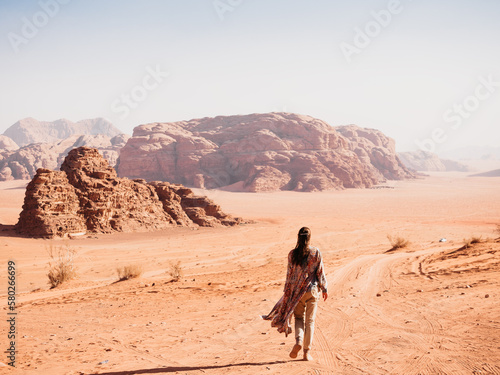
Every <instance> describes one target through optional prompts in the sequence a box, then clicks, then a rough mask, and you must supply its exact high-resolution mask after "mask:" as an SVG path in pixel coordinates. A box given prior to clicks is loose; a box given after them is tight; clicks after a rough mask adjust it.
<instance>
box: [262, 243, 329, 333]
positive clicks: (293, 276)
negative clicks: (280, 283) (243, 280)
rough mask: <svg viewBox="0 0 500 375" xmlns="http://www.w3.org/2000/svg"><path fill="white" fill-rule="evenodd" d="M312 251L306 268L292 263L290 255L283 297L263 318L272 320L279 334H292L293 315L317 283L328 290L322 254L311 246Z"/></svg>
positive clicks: (290, 255)
mask: <svg viewBox="0 0 500 375" xmlns="http://www.w3.org/2000/svg"><path fill="white" fill-rule="evenodd" d="M310 251H311V252H310V254H309V256H308V258H307V262H306V264H305V265H304V266H300V265H294V264H293V263H292V253H293V250H292V251H291V252H290V253H289V254H288V269H287V275H286V283H285V288H284V290H283V292H284V293H283V296H282V297H281V298H280V300H279V301H278V303H276V305H274V307H273V309H272V310H271V312H270V313H269V314H268V315H263V316H262V319H264V320H270V321H271V326H272V327H276V328H277V329H278V332H280V333H285V336H288V334H289V333H291V332H292V326H291V319H292V313H293V311H294V310H295V307H296V306H297V304H298V303H299V301H300V300H301V298H302V297H303V296H304V294H306V293H307V292H308V291H310V290H311V288H312V286H313V285H314V284H315V283H317V284H318V287H319V288H320V289H321V290H323V291H326V290H327V281H326V277H325V274H324V269H323V260H322V259H321V253H320V251H319V249H318V248H316V247H312V246H310Z"/></svg>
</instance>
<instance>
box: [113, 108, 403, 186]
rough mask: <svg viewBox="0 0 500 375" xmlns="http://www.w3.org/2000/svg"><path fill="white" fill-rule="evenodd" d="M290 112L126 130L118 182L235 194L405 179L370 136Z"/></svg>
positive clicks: (388, 146) (388, 144) (377, 135)
mask: <svg viewBox="0 0 500 375" xmlns="http://www.w3.org/2000/svg"><path fill="white" fill-rule="evenodd" d="M338 129H339V128H333V127H331V126H330V125H328V124H327V123H325V122H324V121H321V120H318V119H315V118H312V117H309V116H301V115H296V114H291V113H267V114H253V115H245V116H218V117H215V118H202V119H195V120H190V121H181V122H174V123H153V124H147V125H141V126H138V127H136V128H135V129H134V134H133V137H132V138H130V139H129V140H128V142H127V144H126V145H125V147H124V148H123V149H122V150H121V152H120V158H119V160H118V163H117V171H118V174H119V175H120V176H127V177H131V178H144V179H147V180H167V181H171V182H176V183H182V184H184V185H188V186H194V187H199V188H209V189H211V188H225V189H232V190H239V191H252V192H256V191H274V190H296V191H316V190H328V189H342V188H362V187H370V186H372V185H374V184H377V183H378V182H381V181H383V180H384V179H386V178H391V179H402V178H410V177H413V175H412V173H411V172H410V171H409V170H408V169H407V168H406V167H405V166H403V165H402V163H401V162H400V161H399V159H398V157H397V156H396V154H395V151H394V141H392V140H391V139H389V138H387V137H386V136H384V135H383V134H382V133H381V132H378V131H376V130H369V129H361V128H359V127H356V126H353V125H351V126H347V127H341V128H340V130H338Z"/></svg>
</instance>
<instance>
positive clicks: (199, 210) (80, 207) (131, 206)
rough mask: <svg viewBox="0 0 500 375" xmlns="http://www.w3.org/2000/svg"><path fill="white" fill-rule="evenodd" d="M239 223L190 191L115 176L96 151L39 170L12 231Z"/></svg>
mask: <svg viewBox="0 0 500 375" xmlns="http://www.w3.org/2000/svg"><path fill="white" fill-rule="evenodd" d="M239 222H240V219H235V218H233V217H231V216H229V215H227V214H224V213H223V212H222V211H221V210H220V207H219V206H218V205H216V204H215V203H214V202H213V201H211V200H210V199H208V198H206V197H203V196H195V195H194V194H193V192H192V191H191V190H190V189H187V188H185V187H184V186H180V185H173V184H170V183H167V182H154V183H151V184H148V183H146V181H144V180H134V181H132V180H129V179H127V178H119V177H117V174H116V171H115V170H114V169H113V168H111V167H110V166H109V163H108V162H107V161H106V159H104V158H103V157H102V156H101V155H100V153H99V151H98V150H97V149H94V148H89V147H79V148H76V149H73V150H71V151H70V152H69V153H68V156H67V157H66V159H65V160H64V162H63V163H62V166H61V171H60V172H59V171H52V170H49V169H44V168H40V169H38V171H37V173H36V175H35V177H34V178H33V180H31V182H30V183H29V184H28V186H27V188H26V195H25V199H24V205H23V210H22V212H21V214H20V216H19V221H18V223H17V225H16V230H17V231H18V232H19V233H21V234H24V235H27V236H31V237H56V236H61V237H64V236H67V235H70V236H74V235H82V234H85V233H87V232H93V233H112V232H125V231H126V232H129V231H150V230H158V229H163V228H167V227H172V226H232V225H237V224H238V223H239Z"/></svg>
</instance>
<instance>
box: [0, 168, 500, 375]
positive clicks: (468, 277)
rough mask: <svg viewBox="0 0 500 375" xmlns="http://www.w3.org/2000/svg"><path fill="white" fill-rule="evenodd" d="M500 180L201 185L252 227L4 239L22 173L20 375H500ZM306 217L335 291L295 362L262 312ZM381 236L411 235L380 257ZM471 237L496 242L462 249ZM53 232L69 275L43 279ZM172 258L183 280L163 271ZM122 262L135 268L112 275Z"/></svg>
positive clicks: (10, 248) (7, 254) (11, 191)
mask: <svg viewBox="0 0 500 375" xmlns="http://www.w3.org/2000/svg"><path fill="white" fill-rule="evenodd" d="M16 184H17V185H16ZM499 185H500V178H496V177H492V178H488V179H477V178H469V177H466V176H465V174H461V173H454V174H439V173H434V174H432V176H431V177H429V178H427V179H419V180H412V181H399V182H396V183H393V184H392V185H391V186H393V187H394V189H367V190H346V191H335V192H322V193H295V192H279V193H256V194H249V193H234V192H225V191H215V190H214V191H201V192H202V193H204V194H207V195H208V196H209V197H210V198H212V199H214V200H216V201H217V203H218V204H220V205H221V207H222V209H223V210H224V211H226V212H228V213H230V214H233V215H235V216H241V217H244V218H245V219H253V220H256V223H255V224H249V225H242V226H240V227H237V228H201V229H198V230H192V229H187V228H177V229H169V230H164V231H160V232H154V233H133V234H125V233H124V234H115V235H99V236H94V235H92V236H91V238H82V239H76V240H70V241H68V242H65V241H55V242H50V241H47V240H34V239H28V238H20V237H16V236H14V233H13V232H12V231H11V227H10V226H11V225H12V224H14V223H15V222H16V220H17V215H18V214H19V212H20V211H21V205H22V199H23V194H24V191H23V189H22V188H19V187H22V186H23V183H22V182H19V181H17V182H8V183H7V182H5V183H0V189H1V190H0V201H1V209H0V223H1V224H2V228H0V229H3V230H2V231H0V252H1V253H0V254H1V257H2V259H3V260H4V264H5V261H6V260H7V259H9V258H11V259H14V260H15V262H16V265H17V267H18V270H19V274H18V276H17V282H18V287H19V289H20V294H19V295H18V302H19V306H18V312H19V320H18V326H17V330H18V335H19V341H18V342H17V349H18V369H17V371H16V372H15V373H36V374H108V375H111V374H113V375H118V374H121V375H125V374H163V373H165V374H167V373H177V374H229V373H230V374H405V375H406V374H415V375H416V374H429V375H430V374H500V343H499V337H500V310H499V309H498V297H499V295H498V291H499V290H500V288H499V286H500V276H499V275H500V273H499V271H500V243H499V242H498V241H496V242H495V240H494V238H497V237H499V236H500V234H498V233H496V232H495V229H496V225H497V224H500V189H499ZM303 225H307V226H309V227H310V228H311V229H312V242H313V244H314V245H316V246H318V247H319V248H320V249H321V250H322V253H323V257H324V261H325V267H326V271H327V278H328V282H329V291H330V297H329V299H328V300H327V301H326V302H321V303H320V307H319V311H318V316H317V325H316V327H317V329H316V333H315V338H314V348H313V351H312V354H313V357H314V358H315V361H313V362H303V361H298V360H290V358H289V357H288V352H289V350H290V349H291V347H292V344H293V339H292V338H291V337H288V338H285V336H284V335H280V334H278V333H277V331H275V330H274V329H271V328H270V325H269V322H266V321H263V320H261V319H260V317H259V315H260V314H265V313H268V312H269V311H270V309H271V308H272V306H273V305H274V303H275V302H276V301H277V299H278V298H279V297H280V296H281V291H282V288H283V282H284V278H285V268H286V263H285V261H286V254H287V252H288V251H289V250H290V249H291V248H292V247H293V246H294V244H295V235H296V232H297V230H298V229H299V228H300V227H301V226H303ZM388 234H391V235H400V236H403V237H405V238H407V239H409V240H410V241H411V244H410V245H409V246H408V247H406V248H403V249H398V250H396V251H393V252H390V253H386V251H387V250H389V249H390V247H391V246H390V244H389V241H388V240H387V235H388ZM473 236H476V237H481V239H482V240H485V239H487V238H491V239H492V240H489V241H488V242H483V243H478V244H473V245H471V246H470V247H468V248H464V249H461V250H460V248H462V246H463V240H464V239H468V238H472V237H473ZM441 238H446V239H447V241H446V242H439V240H440V239H441ZM51 243H52V246H56V247H57V246H66V245H69V246H70V247H71V248H73V249H74V250H76V252H77V257H76V265H77V267H78V278H77V279H75V280H73V281H70V282H69V283H67V284H63V285H62V286H61V287H58V288H55V289H52V290H49V288H48V284H47V277H46V273H47V269H48V267H47V263H48V261H49V257H48V254H47V248H48V247H49V246H50V244H51ZM179 260H180V261H181V266H182V268H183V270H184V277H183V278H182V279H181V281H179V282H176V283H174V282H170V281H171V277H170V275H169V273H168V271H169V264H170V262H176V261H179ZM132 263H137V264H142V265H143V266H144V268H145V273H144V274H143V275H142V277H141V278H138V279H132V280H128V281H124V282H119V283H115V281H116V280H117V276H116V268H117V267H119V266H123V265H127V264H132ZM153 284H154V285H153ZM0 285H5V286H6V285H7V278H6V272H2V273H0ZM2 291H6V287H4V288H3V290H2ZM1 294H2V299H3V301H6V292H3V293H1ZM486 296H488V297H486ZM5 306H6V303H3V304H2V309H3V311H4V316H5V314H6V307H5ZM0 329H1V331H0V335H2V337H6V332H7V324H6V322H5V319H2V323H0ZM0 362H2V363H6V359H5V356H4V357H2V358H1V359H0ZM3 372H5V373H14V372H13V371H11V369H9V368H6V367H1V366H0V373H3Z"/></svg>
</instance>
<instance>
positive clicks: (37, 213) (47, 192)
mask: <svg viewBox="0 0 500 375" xmlns="http://www.w3.org/2000/svg"><path fill="white" fill-rule="evenodd" d="M16 228H17V230H18V232H20V233H22V234H26V235H29V236H32V237H55V236H64V235H67V234H69V235H77V234H84V233H85V232H86V231H87V227H86V225H85V219H84V217H83V215H82V214H81V213H80V201H79V199H78V196H77V194H76V191H75V188H74V187H73V186H72V185H71V184H70V183H69V181H68V178H67V177H66V173H64V172H56V171H51V170H49V169H43V168H40V169H39V170H38V172H37V174H36V176H35V177H34V178H33V179H32V180H31V182H30V183H29V184H28V186H27V187H26V196H25V198H24V205H23V210H22V212H21V214H20V216H19V221H18V223H17V226H16Z"/></svg>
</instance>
